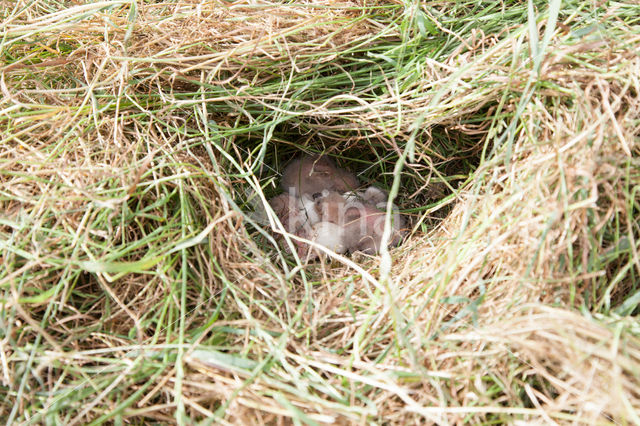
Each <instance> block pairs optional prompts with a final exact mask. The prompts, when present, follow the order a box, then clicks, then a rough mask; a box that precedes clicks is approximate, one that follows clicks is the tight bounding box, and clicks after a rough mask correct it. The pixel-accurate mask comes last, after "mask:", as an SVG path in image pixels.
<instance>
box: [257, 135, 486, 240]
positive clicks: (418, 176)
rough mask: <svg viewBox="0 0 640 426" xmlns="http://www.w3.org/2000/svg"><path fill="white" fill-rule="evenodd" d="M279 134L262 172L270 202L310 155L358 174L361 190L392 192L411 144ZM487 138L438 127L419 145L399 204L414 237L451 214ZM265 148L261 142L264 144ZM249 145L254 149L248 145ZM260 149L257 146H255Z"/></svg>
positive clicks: (361, 137)
mask: <svg viewBox="0 0 640 426" xmlns="http://www.w3.org/2000/svg"><path fill="white" fill-rule="evenodd" d="M278 130H280V131H277V132H274V135H273V138H272V140H271V141H270V143H269V145H270V146H269V147H268V149H267V153H266V155H265V163H266V164H268V167H263V168H262V170H261V172H260V179H261V181H262V182H265V183H266V184H265V185H263V192H264V195H265V198H266V199H271V198H273V197H275V196H277V195H278V194H280V193H282V192H283V189H282V188H281V187H280V181H281V173H282V171H283V170H284V169H285V167H286V166H287V165H288V164H289V163H290V162H291V161H293V160H294V159H296V158H300V157H301V156H303V155H307V154H313V153H315V154H325V155H328V156H329V157H331V158H332V159H333V161H334V162H335V163H336V165H337V166H339V167H341V168H343V169H345V170H348V171H350V172H353V173H355V175H356V176H357V178H358V180H359V182H360V185H361V188H366V187H369V186H376V187H378V188H381V189H382V190H385V191H389V190H390V189H391V186H392V184H393V180H394V167H395V164H396V162H397V161H398V159H399V157H400V156H401V155H402V150H403V149H405V146H406V140H402V139H400V138H395V139H390V138H384V137H383V138H381V137H376V136H370V137H369V136H366V135H362V134H359V135H350V134H349V133H342V134H341V133H340V132H333V133H331V134H323V133H322V132H316V133H309V134H307V135H301V134H300V133H298V132H296V129H293V128H291V129H289V128H286V127H282V128H281V129H278ZM484 141H485V133H484V132H463V131H460V130H456V129H452V128H451V127H449V126H444V125H442V126H433V127H431V128H430V129H428V130H426V131H424V132H422V134H421V135H420V136H419V137H418V138H417V139H416V145H415V155H414V158H412V159H409V158H408V159H407V161H406V163H405V165H404V168H403V170H402V174H401V181H400V188H399V191H398V195H397V197H396V198H395V200H394V203H395V204H396V205H397V206H398V208H399V210H400V212H401V213H402V215H403V217H404V218H405V219H406V223H405V226H406V228H407V229H408V231H410V232H409V233H408V235H407V236H406V238H409V239H410V238H412V236H413V235H415V234H413V233H412V232H411V231H413V230H415V232H416V233H420V234H422V233H426V232H429V231H431V230H433V229H434V228H435V227H436V226H437V225H438V224H439V223H440V222H441V221H442V220H443V219H444V218H445V217H446V216H447V214H448V213H449V212H450V211H451V209H452V207H453V205H454V203H455V194H454V192H455V191H456V190H457V189H458V188H459V187H460V186H461V185H462V184H463V183H465V182H467V181H468V180H469V177H470V176H471V175H472V174H473V173H474V172H475V170H476V169H477V167H478V166H479V164H480V161H481V156H482V153H483V149H485V144H484ZM260 142H262V141H260ZM247 143H248V144H249V145H252V143H251V142H250V141H249V140H247ZM255 147H257V145H255Z"/></svg>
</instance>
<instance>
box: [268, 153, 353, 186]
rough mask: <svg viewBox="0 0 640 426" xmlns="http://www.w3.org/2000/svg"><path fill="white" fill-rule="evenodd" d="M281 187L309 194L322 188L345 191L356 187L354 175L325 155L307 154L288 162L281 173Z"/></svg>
mask: <svg viewBox="0 0 640 426" xmlns="http://www.w3.org/2000/svg"><path fill="white" fill-rule="evenodd" d="M280 185H281V186H282V189H284V190H285V191H286V192H289V193H290V194H292V195H298V196H301V195H304V194H307V195H310V196H313V195H314V194H318V193H321V192H322V191H323V190H329V191H338V192H341V193H342V192H346V191H352V190H355V189H357V188H358V186H359V183H358V179H357V178H356V176H355V175H354V174H353V173H351V172H349V171H347V170H344V169H341V168H339V167H337V166H336V165H335V163H334V162H333V161H332V160H331V158H329V157H328V156H326V155H307V156H303V157H301V158H298V159H297V160H294V161H293V162H291V164H289V165H288V166H287V167H286V168H285V169H284V172H283V173H282V181H281V182H280Z"/></svg>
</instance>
